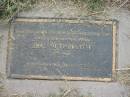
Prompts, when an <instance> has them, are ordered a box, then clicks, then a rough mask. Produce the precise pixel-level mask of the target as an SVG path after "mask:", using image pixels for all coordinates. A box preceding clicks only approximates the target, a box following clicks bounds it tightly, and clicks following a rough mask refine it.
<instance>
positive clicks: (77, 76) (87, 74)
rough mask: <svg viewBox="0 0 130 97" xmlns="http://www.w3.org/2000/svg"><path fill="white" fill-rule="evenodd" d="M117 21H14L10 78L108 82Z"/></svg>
mask: <svg viewBox="0 0 130 97" xmlns="http://www.w3.org/2000/svg"><path fill="white" fill-rule="evenodd" d="M116 29H117V28H116V22H115V21H100V20H99V21H96V20H95V21H88V20H79V19H16V20H15V21H14V22H13V23H12V24H11V29H10V32H9V45H8V55H7V67H8V69H7V72H8V76H9V77H10V78H27V79H66V80H99V81H111V80H112V76H113V74H114V72H115V67H116Z"/></svg>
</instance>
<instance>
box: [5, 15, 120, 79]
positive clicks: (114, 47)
mask: <svg viewBox="0 0 130 97" xmlns="http://www.w3.org/2000/svg"><path fill="white" fill-rule="evenodd" d="M15 22H32V23H33V22H38V23H39V22H40V23H53V22H54V23H57V22H58V23H59V22H60V23H62V22H63V23H84V22H88V23H95V24H99V25H100V24H111V25H112V77H111V78H100V77H94V78H93V77H72V76H69V77H68V76H62V77H58V76H40V75H20V74H11V72H10V66H9V61H8V60H9V52H10V46H11V40H12V38H13V37H12V35H11V34H12V32H13V29H12V28H13V26H12V25H11V27H10V31H9V33H8V49H7V76H8V78H14V79H35V80H36V79H40V80H42V79H45V80H77V81H78V80H82V81H86V80H89V81H114V80H115V75H116V67H117V52H118V50H117V47H118V43H117V41H118V40H117V21H116V20H85V19H65V18H61V19H60V18H45V19H28V18H17V19H16V20H15Z"/></svg>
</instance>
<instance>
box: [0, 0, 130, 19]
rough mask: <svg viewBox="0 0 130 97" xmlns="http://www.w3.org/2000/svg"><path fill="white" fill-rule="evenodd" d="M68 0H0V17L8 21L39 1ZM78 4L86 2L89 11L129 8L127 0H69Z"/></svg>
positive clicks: (57, 0) (55, 0)
mask: <svg viewBox="0 0 130 97" xmlns="http://www.w3.org/2000/svg"><path fill="white" fill-rule="evenodd" d="M43 1H44V2H51V3H56V2H63V1H64V2H69V0H63V1H60V0H0V19H2V20H4V19H7V20H8V21H9V20H10V19H12V18H13V17H15V16H16V15H17V13H19V12H20V11H23V10H27V9H30V8H32V7H34V6H35V5H37V4H39V3H41V2H43ZM71 1H72V2H74V3H75V4H77V5H78V6H82V5H83V4H86V5H87V6H86V7H87V10H88V11H90V12H93V11H96V12H98V11H101V10H104V8H106V6H110V7H114V6H117V7H119V8H120V7H127V8H130V3H129V0H71Z"/></svg>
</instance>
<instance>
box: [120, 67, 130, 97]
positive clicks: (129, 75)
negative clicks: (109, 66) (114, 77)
mask: <svg viewBox="0 0 130 97" xmlns="http://www.w3.org/2000/svg"><path fill="white" fill-rule="evenodd" d="M118 80H119V82H120V83H121V84H122V85H123V86H125V87H126V88H127V89H128V97H130V93H129V92H130V65H128V67H127V68H126V69H125V70H120V71H118Z"/></svg>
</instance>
